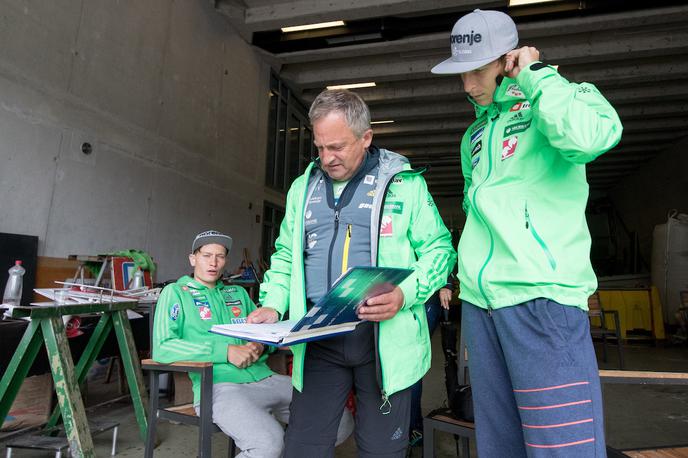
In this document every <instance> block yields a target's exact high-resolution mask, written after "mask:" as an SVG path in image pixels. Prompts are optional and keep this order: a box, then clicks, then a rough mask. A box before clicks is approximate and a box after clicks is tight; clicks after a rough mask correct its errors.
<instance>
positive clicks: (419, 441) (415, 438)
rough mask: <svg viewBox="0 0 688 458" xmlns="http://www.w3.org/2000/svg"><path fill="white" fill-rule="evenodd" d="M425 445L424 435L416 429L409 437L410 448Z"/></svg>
mask: <svg viewBox="0 0 688 458" xmlns="http://www.w3.org/2000/svg"><path fill="white" fill-rule="evenodd" d="M421 445H423V433H422V432H421V431H418V430H417V429H414V430H412V431H411V434H410V436H409V447H420V446H421Z"/></svg>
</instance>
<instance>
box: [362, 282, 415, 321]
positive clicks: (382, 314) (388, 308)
mask: <svg viewBox="0 0 688 458" xmlns="http://www.w3.org/2000/svg"><path fill="white" fill-rule="evenodd" d="M403 305H404V293H403V292H402V291H401V288H399V287H398V286H397V287H395V288H394V289H393V290H392V291H391V292H389V293H385V294H380V295H379V296H375V297H371V298H370V299H368V300H367V301H366V303H365V304H364V305H362V306H361V307H359V309H358V317H359V318H360V319H362V320H367V321H384V320H389V319H390V318H394V316H395V315H396V314H397V312H398V311H399V309H401V307H402V306H403Z"/></svg>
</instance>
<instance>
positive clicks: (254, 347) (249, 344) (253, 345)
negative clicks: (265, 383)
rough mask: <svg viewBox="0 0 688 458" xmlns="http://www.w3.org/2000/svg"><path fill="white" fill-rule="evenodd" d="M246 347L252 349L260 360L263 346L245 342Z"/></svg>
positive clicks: (257, 343)
mask: <svg viewBox="0 0 688 458" xmlns="http://www.w3.org/2000/svg"><path fill="white" fill-rule="evenodd" d="M246 346H247V347H249V348H251V349H253V351H255V352H256V353H257V354H258V357H259V358H260V355H262V354H263V350H265V345H263V344H262V343H259V342H246Z"/></svg>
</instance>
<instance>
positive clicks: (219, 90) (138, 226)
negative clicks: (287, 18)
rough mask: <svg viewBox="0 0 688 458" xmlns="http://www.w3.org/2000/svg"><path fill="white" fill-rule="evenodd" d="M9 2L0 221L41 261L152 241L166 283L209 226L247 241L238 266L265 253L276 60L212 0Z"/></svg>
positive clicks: (2, 61) (0, 117)
mask: <svg viewBox="0 0 688 458" xmlns="http://www.w3.org/2000/svg"><path fill="white" fill-rule="evenodd" d="M0 10H1V11H2V15H1V16H0V43H2V46H0V196H1V199H2V200H0V232H11V233H22V234H30V235H37V236H38V237H39V239H40V244H39V255H43V256H55V257H62V256H66V255H68V254H72V253H80V254H95V253H103V252H108V251H111V250H116V249H125V248H136V249H143V250H146V251H148V252H149V253H151V255H153V257H154V258H155V259H156V261H157V262H158V264H159V273H158V280H165V279H170V278H173V277H176V276H178V275H180V274H181V273H184V272H186V271H187V270H188V269H187V266H188V263H187V261H186V254H187V253H188V251H189V248H190V243H191V240H192V238H193V235H194V234H196V233H197V232H199V231H201V230H204V229H208V228H215V229H218V230H221V231H224V232H227V233H229V234H231V235H232V236H233V237H234V239H235V242H234V246H235V247H236V249H235V250H234V252H233V254H234V259H233V260H232V261H230V264H231V266H232V267H236V265H238V262H239V257H240V255H241V248H243V247H247V248H249V249H250V250H251V253H252V254H253V256H254V257H255V256H257V254H258V246H259V244H260V224H259V223H256V214H260V213H261V212H262V199H263V182H264V161H265V158H264V156H265V136H266V129H267V125H266V123H267V94H268V89H267V88H268V77H269V67H268V66H267V65H266V64H265V63H264V62H262V60H261V59H260V58H259V57H258V56H257V54H256V53H255V52H254V51H253V50H252V48H251V47H250V46H248V45H247V44H246V43H245V42H244V41H242V40H241V39H240V38H239V37H238V35H236V34H235V33H234V32H233V31H232V30H231V28H230V27H229V25H228V24H227V23H226V22H225V20H224V19H223V17H222V16H221V15H220V14H218V13H216V12H215V11H214V10H213V9H212V6H211V2H207V1H187V0H184V1H174V0H145V1H137V0H121V1H117V2H113V1H111V0H81V1H78V0H51V1H48V2H34V1H21V0H0ZM84 142H89V143H91V144H92V146H93V152H92V153H91V154H90V155H85V154H83V153H82V152H81V145H82V143H84ZM249 207H252V208H251V209H249Z"/></svg>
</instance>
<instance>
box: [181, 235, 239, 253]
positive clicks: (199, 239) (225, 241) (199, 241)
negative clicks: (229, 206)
mask: <svg viewBox="0 0 688 458" xmlns="http://www.w3.org/2000/svg"><path fill="white" fill-rule="evenodd" d="M211 243H217V244H218V245H222V246H223V247H225V248H227V253H229V252H230V250H231V249H232V237H230V236H228V235H225V234H223V233H221V232H218V231H205V232H201V233H200V234H198V235H197V236H196V238H195V239H194V241H193V243H192V244H191V252H192V253H193V252H194V251H196V250H197V249H199V248H200V247H202V246H203V245H210V244H211Z"/></svg>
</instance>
